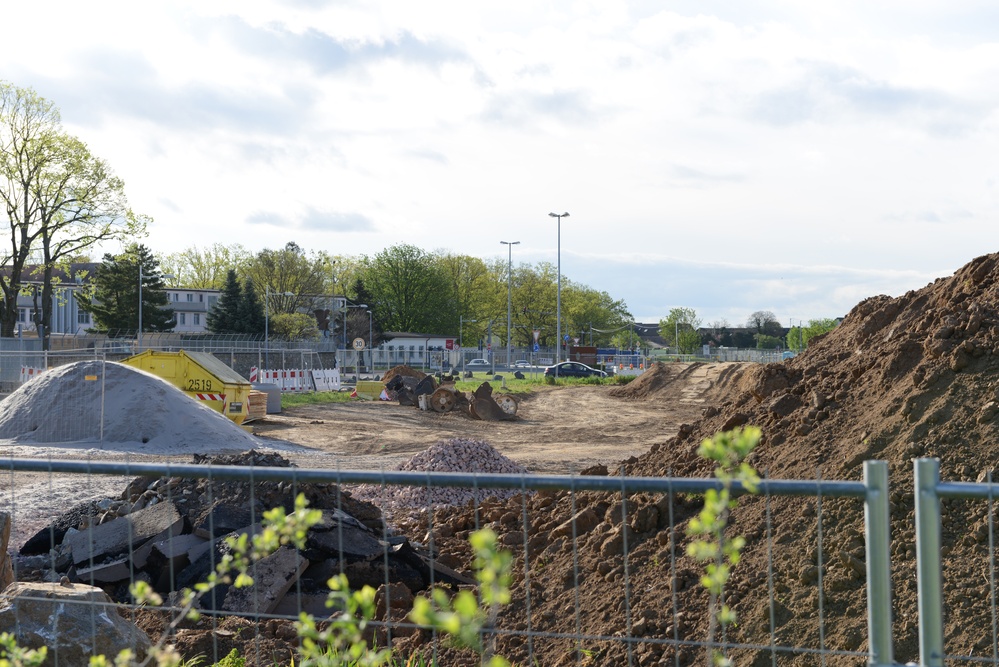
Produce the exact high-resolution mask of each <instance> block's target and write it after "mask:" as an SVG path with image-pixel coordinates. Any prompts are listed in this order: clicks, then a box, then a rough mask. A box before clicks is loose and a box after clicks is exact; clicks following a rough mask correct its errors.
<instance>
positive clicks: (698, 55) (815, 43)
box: [0, 0, 999, 326]
mask: <svg viewBox="0 0 999 667" xmlns="http://www.w3.org/2000/svg"><path fill="white" fill-rule="evenodd" d="M8 4H9V6H5V7H4V10H3V21H2V23H0V39H2V43H3V45H4V48H3V49H0V79H2V80H5V81H7V82H10V83H13V84H15V85H18V86H22V87H30V88H33V89H34V90H35V91H37V92H38V93H39V94H41V95H42V96H44V97H46V98H48V99H49V100H51V101H52V102H54V103H55V104H56V105H57V106H58V107H59V109H60V111H61V114H62V121H63V125H64V127H65V128H66V129H67V130H68V131H70V132H72V133H73V134H75V135H76V136H78V137H79V138H80V139H82V140H83V141H85V142H86V143H87V145H88V146H89V147H90V149H91V151H92V152H93V153H94V154H96V155H98V156H99V157H101V158H104V159H105V160H107V161H108V162H109V163H110V164H111V166H112V167H113V168H114V170H115V172H116V174H117V175H118V176H120V177H121V178H122V179H123V180H124V182H125V187H126V194H127V195H128V199H129V203H130V205H131V206H132V208H133V209H134V210H135V211H137V212H139V213H143V214H146V215H149V216H151V217H152V218H153V223H152V224H151V225H150V227H149V236H148V238H147V239H146V241H145V242H146V244H147V245H148V246H149V247H150V248H152V249H153V251H154V252H157V253H170V252H176V251H179V250H182V249H184V248H189V247H191V246H198V247H206V246H208V245H211V244H213V243H225V244H230V243H240V244H243V245H244V246H245V247H247V248H248V249H249V250H251V251H257V250H261V249H263V248H278V247H281V246H283V245H284V244H285V243H287V242H288V241H294V242H296V243H298V244H299V245H300V246H302V247H303V248H306V249H310V250H324V251H327V252H329V253H332V254H348V255H369V256H371V255H374V254H377V253H378V252H380V251H382V250H383V249H385V248H387V247H389V246H392V245H395V244H400V243H409V244H413V245H416V246H418V247H421V248H423V249H425V250H427V251H432V250H438V249H442V250H448V251H451V252H455V253H460V254H467V255H473V256H476V257H481V258H483V259H487V260H490V259H496V258H500V259H508V257H509V256H508V254H507V246H504V245H501V244H500V241H519V242H520V244H519V245H516V246H514V247H513V251H512V261H513V263H514V264H515V265H516V264H520V263H529V264H536V263H538V262H551V263H552V264H560V265H561V270H562V275H563V276H564V277H565V278H566V279H568V280H572V281H574V282H577V283H582V284H585V285H587V286H589V287H591V288H593V289H597V290H600V291H605V292H607V293H609V294H610V295H611V296H612V297H614V298H616V299H621V300H623V301H624V302H625V303H626V304H627V306H628V309H629V311H630V312H631V314H632V315H633V316H634V317H635V318H636V320H638V321H641V322H653V321H657V320H658V319H660V318H662V317H665V316H666V315H667V314H668V313H669V310H670V309H671V308H674V307H687V308H694V309H695V310H696V311H697V314H698V316H699V317H700V318H701V320H702V322H703V323H704V324H705V325H708V324H712V323H717V322H721V321H724V322H727V323H728V324H729V325H731V326H740V325H743V324H744V323H745V322H746V320H747V318H748V316H749V315H750V314H751V313H752V312H754V311H759V310H769V311H771V312H773V313H774V314H775V315H776V316H777V318H778V319H779V320H780V321H781V322H782V323H783V324H784V325H785V326H789V325H790V323H791V322H795V323H796V322H797V321H798V320H805V321H806V322H807V321H808V320H809V319H816V318H826V317H838V316H843V315H845V314H846V313H847V312H848V311H849V310H850V309H851V308H853V306H855V305H856V304H857V303H858V302H860V301H861V300H863V299H865V298H867V297H870V296H874V295H878V294H888V295H891V296H898V295H901V294H903V293H905V292H907V291H908V290H912V289H919V288H921V287H923V286H925V285H926V284H928V283H930V282H932V281H933V280H935V279H936V278H940V277H945V276H948V275H950V274H952V273H953V272H954V271H956V270H957V269H958V268H960V267H961V266H963V265H964V264H966V263H967V262H969V261H970V260H972V259H973V258H975V257H977V256H979V255H983V254H987V253H989V252H992V251H993V250H994V249H995V248H994V246H992V239H993V237H994V236H995V234H994V229H995V222H996V220H997V219H999V216H997V212H999V211H997V209H999V190H997V187H999V181H997V178H999V164H997V159H996V156H997V155H999V150H997V148H999V146H997V144H999V133H997V124H999V113H997V109H999V86H996V85H995V82H996V80H997V77H999V4H996V3H994V2H986V1H977V0H967V1H962V0H950V1H949V2H943V1H939V2H937V1H928V0H906V1H905V2H902V1H900V0H881V1H879V2H876V3H872V2H869V1H859V0H838V1H837V2H835V3H813V2H807V3H806V2H790V1H788V2H782V1H778V0H772V1H766V0H762V1H759V2H714V1H711V0H700V1H698V2H693V1H685V0H677V1H674V2H651V1H649V2H647V1H642V0H636V1H633V2H623V1H616V0H593V1H585V0H580V1H575V2H574V1H564V2H563V1H560V0H552V1H547V2H546V1H540V0H528V1H521V0H506V1H505V2H503V3H480V2H467V1H464V2H462V1H454V2H450V1H432V0H424V1H421V2H413V1H412V0H399V1H392V2H389V1H382V0H372V1H370V2H351V1H346V2H326V1H324V0H272V1H266V0H241V1H238V2H234V1H222V0H213V1H212V2H204V1H187V0H170V1H169V2H165V1H156V0H151V1H144V2H134V1H127V2H113V1H106V2H100V3H81V2H76V1H73V2H69V1H58V2H57V1H53V2H47V1H45V0H39V1H37V2H32V3H27V2H24V3H8ZM550 212H556V213H563V212H568V213H569V217H567V218H563V219H562V220H561V222H560V223H559V222H558V221H557V220H556V219H555V218H552V217H550V216H549V215H548V214H549V213H550Z"/></svg>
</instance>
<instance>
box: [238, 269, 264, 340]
mask: <svg viewBox="0 0 999 667" xmlns="http://www.w3.org/2000/svg"><path fill="white" fill-rule="evenodd" d="M236 319H237V322H238V326H237V327H236V330H237V331H238V332H239V333H245V334H259V333H261V332H262V331H263V330H264V328H265V327H266V325H267V322H266V320H265V317H264V304H262V303H261V302H260V297H259V296H257V290H256V289H255V288H254V287H253V283H252V282H251V281H249V280H247V281H246V283H245V284H244V285H243V292H242V294H241V295H240V299H239V306H238V307H237V308H236Z"/></svg>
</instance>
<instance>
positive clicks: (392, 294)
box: [364, 245, 455, 332]
mask: <svg viewBox="0 0 999 667" xmlns="http://www.w3.org/2000/svg"><path fill="white" fill-rule="evenodd" d="M364 284H365V285H366V286H367V288H368V289H369V290H371V294H372V296H373V299H372V301H374V303H371V302H369V303H368V305H369V306H374V311H373V312H376V313H378V318H379V320H380V321H381V323H382V326H384V327H385V328H386V329H387V330H389V331H419V332H442V331H448V330H449V324H450V323H451V322H452V321H453V320H454V319H455V312H454V302H453V300H452V299H451V295H452V292H451V289H450V285H449V284H448V281H447V277H446V276H445V275H444V273H443V272H442V271H441V269H440V267H439V265H437V264H436V263H435V262H434V261H433V258H432V256H431V255H429V254H427V253H425V252H424V251H423V250H420V249H419V248H417V247H416V246H412V245H397V246H392V247H390V248H387V249H386V250H383V251H382V252H380V253H378V254H377V255H375V257H374V258H373V259H372V260H370V261H369V262H368V268H367V270H366V271H365V274H364Z"/></svg>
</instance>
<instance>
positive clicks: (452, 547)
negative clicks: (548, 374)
mask: <svg viewBox="0 0 999 667" xmlns="http://www.w3.org/2000/svg"><path fill="white" fill-rule="evenodd" d="M260 457H261V458H253V457H252V456H251V457H250V459H252V460H250V461H246V462H247V463H257V464H263V465H254V466H247V465H240V466H233V465H201V464H183V465H177V464H169V465H168V464H162V463H137V462H127V461H126V462H121V461H117V462H109V461H93V460H90V461H67V460H40V459H27V458H9V459H6V460H3V461H2V464H0V467H2V469H3V470H4V472H3V474H2V478H0V479H2V482H0V494H2V495H0V511H4V512H7V513H9V514H10V515H11V516H12V517H13V523H12V530H11V534H12V535H13V536H14V537H13V542H14V546H16V547H19V548H21V551H22V552H24V551H25V550H24V548H23V547H22V546H21V545H22V543H24V544H25V545H26V544H28V543H29V542H30V543H31V544H33V545H34V546H33V547H32V548H31V549H28V552H29V553H27V554H24V553H22V554H21V555H18V556H16V557H13V558H12V570H13V576H14V578H15V579H16V580H18V581H29V582H30V581H36V580H40V581H47V582H63V583H64V584H70V585H71V586H69V587H70V588H72V585H75V584H76V583H79V584H86V585H92V586H96V587H98V588H100V589H102V590H104V591H106V592H107V594H108V596H109V600H108V601H106V602H101V603H94V602H93V601H81V602H79V603H78V604H79V605H82V606H83V608H84V611H83V613H82V616H83V619H82V621H79V622H80V623H81V624H82V626H81V627H84V630H83V631H82V632H83V634H84V636H85V640H84V641H83V644H84V649H90V648H94V649H97V648H102V647H105V646H109V644H105V643H104V642H103V639H104V638H105V637H104V635H108V636H110V635H112V634H114V633H112V632H110V631H107V630H106V629H105V628H104V626H103V625H102V623H101V619H102V618H104V617H107V616H108V615H109V614H110V615H113V614H114V613H120V614H121V615H123V616H124V617H125V618H127V619H129V620H131V621H133V622H135V623H137V624H138V625H139V626H141V627H143V628H144V629H146V630H147V631H149V632H150V634H151V635H152V638H153V641H156V640H157V639H158V638H159V637H160V636H161V635H162V636H163V637H164V641H167V642H171V643H175V644H177V645H179V646H182V647H184V648H185V650H187V651H200V652H201V653H202V654H203V655H204V656H205V658H206V659H207V661H208V664H213V663H214V662H216V661H218V660H220V659H221V658H222V657H224V656H225V655H226V654H227V653H228V652H229V650H231V648H232V647H234V646H238V650H239V652H240V653H241V654H242V655H243V656H244V657H245V658H246V659H247V664H256V665H275V664H279V665H286V664H291V655H292V653H291V652H292V651H293V650H294V645H295V631H294V628H292V627H291V625H290V624H291V622H292V621H294V620H295V619H297V618H298V614H299V612H302V611H306V612H309V613H313V614H316V615H317V616H318V617H320V618H325V617H328V616H329V614H330V613H331V612H330V610H328V609H327V608H326V607H325V606H324V604H323V603H324V601H325V599H326V592H327V591H326V590H325V587H324V585H323V584H324V582H325V581H326V580H327V579H328V578H329V577H330V576H333V575H336V574H340V573H342V574H345V575H347V577H348V579H349V580H350V582H351V585H352V586H353V587H359V586H362V585H365V584H367V585H371V586H372V587H375V588H377V589H378V596H377V600H378V611H377V613H376V617H375V623H374V630H373V631H372V632H370V633H369V635H370V639H371V640H373V641H374V642H375V643H377V644H379V645H381V646H391V647H393V650H394V651H395V655H396V657H397V658H398V659H399V664H405V661H406V660H409V659H410V658H412V657H413V656H414V655H421V656H424V657H425V658H426V664H441V665H445V664H466V662H464V661H466V660H468V659H470V658H469V656H468V655H467V654H465V653H462V652H460V651H458V650H457V649H455V648H454V646H453V644H451V643H449V642H448V641H445V640H444V638H442V637H441V636H440V635H438V634H436V633H432V632H429V631H428V630H426V629H425V628H420V627H417V626H416V625H414V623H413V622H412V621H411V620H410V619H409V618H408V616H407V614H408V611H409V607H410V606H411V605H412V596H413V595H426V594H427V591H428V590H429V589H431V588H433V587H438V586H441V587H444V588H448V589H451V590H452V591H455V590H459V589H473V590H474V586H473V584H474V580H473V579H472V578H471V574H470V572H469V564H470V549H469V547H468V545H467V538H468V537H469V535H470V533H471V532H473V531H475V530H477V529H479V528H482V527H489V528H491V529H492V530H494V531H495V532H496V533H497V534H498V536H499V542H500V544H501V546H502V547H503V548H504V549H507V550H509V551H510V552H512V554H513V556H514V570H513V583H512V598H513V602H512V604H510V605H508V606H507V607H505V608H504V609H503V610H502V611H501V612H500V614H499V616H498V617H497V618H496V621H495V623H494V624H492V625H491V626H487V628H486V629H485V630H484V633H485V635H487V637H486V638H487V639H490V640H493V639H495V641H496V646H497V650H498V651H499V653H501V654H503V655H505V656H506V657H507V658H510V659H511V660H513V662H514V664H524V665H534V664H539V665H549V664H552V665H554V664H560V665H561V664H565V665H591V664H622V665H625V664H626V665H660V664H666V665H687V664H695V663H698V662H703V661H704V659H705V654H706V651H707V650H709V649H715V648H717V649H720V650H722V651H724V652H725V653H726V654H727V655H728V656H729V657H730V658H732V659H733V660H734V661H735V663H736V664H774V665H776V664H831V665H832V664H843V665H847V664H849V665H855V664H860V663H861V662H864V661H867V662H869V663H870V664H891V660H892V658H891V645H892V644H891V620H890V618H891V609H890V597H889V595H888V591H890V585H891V583H890V580H889V572H888V568H887V563H888V556H887V554H888V540H887V536H888V530H887V502H888V501H887V498H888V493H887V469H886V466H884V464H880V463H877V462H870V463H868V464H866V466H865V481H864V482H838V481H823V480H811V481H800V480H799V481H795V480H764V481H763V483H762V484H761V488H760V493H759V494H758V495H757V496H754V497H746V498H745V499H744V501H743V503H744V510H741V511H744V512H746V513H757V514H759V515H760V516H763V517H765V521H764V523H763V525H764V528H763V529H762V530H760V531H757V532H754V533H752V534H750V535H747V536H746V537H747V539H748V540H749V545H748V546H747V557H750V556H751V557H752V558H753V559H754V562H761V563H764V567H763V568H762V569H757V570H754V571H750V572H745V573H743V574H741V575H740V576H739V577H738V578H737V579H736V580H734V586H733V588H732V589H731V590H730V592H729V593H728V594H727V595H729V597H728V599H727V601H728V602H729V603H730V604H732V605H733V607H734V608H736V609H738V608H740V597H748V596H749V592H750V590H751V589H759V590H766V591H767V597H768V598H769V600H770V602H769V604H768V605H767V606H766V607H765V608H757V609H755V610H754V611H753V612H749V611H748V610H747V611H746V612H745V613H746V614H747V616H746V617H744V618H742V619H740V624H739V626H738V627H735V628H731V629H729V630H728V631H727V632H726V633H723V634H719V635H717V636H715V637H714V639H713V640H712V641H709V639H708V634H707V632H706V628H707V625H706V612H707V610H706V602H705V600H706V598H705V596H704V595H703V594H701V593H700V592H698V591H699V583H698V578H699V575H698V572H697V569H696V567H695V566H694V565H693V564H692V562H691V560H690V558H689V557H687V556H686V554H685V552H684V544H685V542H686V540H685V538H684V530H685V526H686V523H687V521H689V519H690V517H691V516H694V515H696V513H697V511H698V508H699V507H700V505H701V500H700V497H701V495H702V494H704V493H705V492H708V491H709V490H711V489H717V488H718V486H719V483H718V482H717V480H712V479H689V478H672V477H663V478H646V477H578V476H543V475H484V474H463V473H419V472H376V471H346V470H337V469H300V468H294V467H284V466H274V465H268V463H273V460H272V459H268V458H267V457H266V456H265V455H260ZM359 485H366V486H359ZM65 489H70V490H72V494H70V496H69V497H68V498H66V500H70V501H71V502H70V503H69V505H71V507H68V508H65V509H61V513H57V512H56V511H55V510H56V509H57V507H55V506H54V505H52V504H49V503H38V502H37V499H38V498H39V497H45V496H49V497H55V496H60V495H62V494H63V490H65ZM404 489H409V490H412V489H422V490H423V491H424V492H425V493H423V494H416V495H415V496H414V495H413V494H412V493H406V494H400V491H401V490H404ZM443 490H451V491H461V492H462V493H463V494H465V495H464V496H462V497H463V498H467V502H465V503H461V504H454V503H450V504H439V505H427V504H423V505H419V504H417V505H414V504H408V505H407V504H404V503H400V502H399V500H400V498H401V497H406V498H410V499H411V498H413V497H417V498H420V499H422V500H423V501H425V502H426V501H428V500H429V499H432V498H440V495H439V494H438V495H434V493H433V492H441V491H443ZM344 491H353V493H354V495H351V494H350V493H344ZM504 492H505V493H504ZM299 493H304V494H305V495H306V496H307V497H308V498H309V500H310V503H311V505H312V506H313V507H316V508H319V509H321V510H322V520H321V522H320V525H319V526H318V527H315V528H314V529H313V530H312V531H311V532H310V534H309V537H308V540H307V543H306V546H305V548H304V549H300V550H295V549H291V550H288V549H282V550H279V551H278V552H277V553H276V554H275V556H274V557H269V559H265V560H264V561H260V562H259V563H258V564H256V565H255V566H254V568H253V569H251V573H252V574H253V577H254V582H255V583H254V586H253V587H251V588H250V589H248V590H246V591H243V592H239V591H237V590H235V589H233V588H231V587H229V586H221V587H217V588H215V589H212V591H210V592H209V593H207V594H206V595H205V596H204V597H202V599H201V601H200V602H199V606H200V607H201V608H202V611H203V613H204V617H203V620H202V621H200V622H199V623H198V624H186V625H185V624H184V623H179V624H178V625H176V626H175V627H171V625H170V623H171V622H172V621H173V620H175V619H177V618H179V617H180V616H181V615H182V614H183V609H182V605H181V604H180V598H179V597H178V595H177V591H178V590H179V589H182V588H184V587H187V586H193V585H194V584H196V583H198V582H201V581H204V580H205V578H206V577H207V576H208V573H209V572H210V571H211V569H212V568H214V567H215V566H216V565H217V564H218V563H219V562H220V561H221V560H222V559H224V558H225V556H226V554H227V553H228V552H227V551H226V550H225V548H224V547H222V546H220V543H219V541H218V540H219V539H220V538H222V537H223V536H225V535H238V534H240V533H250V534H252V533H256V532H259V531H260V530H261V527H260V523H261V519H262V513H263V511H265V510H266V509H269V508H270V507H275V506H284V507H286V508H290V503H291V499H292V498H294V497H295V496H296V495H297V494H299ZM497 496H503V497H497ZM360 497H366V498H369V499H371V500H372V501H373V502H374V504H375V505H376V506H378V507H381V508H382V509H383V510H384V512H381V513H380V512H377V511H374V512H373V511H371V510H370V506H368V505H366V504H364V503H362V502H361V501H360V500H359V498H360ZM828 502H837V503H841V504H842V508H841V509H845V510H846V511H848V512H850V513H853V515H854V516H859V515H861V514H864V515H865V517H866V518H865V526H866V531H865V533H866V540H865V544H866V547H865V548H866V551H867V559H866V561H867V562H866V570H865V571H864V576H865V577H866V580H867V585H866V590H867V595H866V597H867V604H868V607H869V612H868V623H867V624H866V625H865V624H863V623H862V622H861V626H862V627H864V628H865V631H864V632H863V633H862V634H863V635H865V636H866V637H867V640H868V641H867V648H866V649H865V648H864V647H863V646H861V644H862V642H858V644H857V646H856V647H855V648H852V649H845V650H844V649H842V648H837V647H832V646H829V645H827V643H826V640H825V637H826V632H827V629H828V628H830V627H832V625H831V624H837V623H844V622H852V623H854V624H855V625H856V624H857V622H858V619H857V618H853V619H849V618H847V617H846V615H849V614H851V613H854V612H855V609H856V607H855V605H854V606H850V605H843V604H839V602H838V601H836V599H835V598H836V597H837V596H840V597H844V596H847V595H853V594H852V593H850V592H848V591H846V592H844V591H833V590H825V589H826V587H825V586H824V583H823V572H824V571H825V570H826V568H827V551H826V546H825V544H824V541H823V540H824V538H823V535H824V515H825V510H824V505H823V503H828ZM802 503H807V504H808V505H809V507H811V508H812V509H811V510H810V511H808V512H806V516H809V517H811V522H810V525H809V526H808V528H807V530H804V532H803V534H802V535H801V538H800V539H796V540H790V541H788V540H786V539H781V540H779V541H778V540H776V539H775V538H774V535H773V531H772V530H771V527H772V525H773V518H774V516H775V514H777V515H779V514H780V513H786V512H788V511H790V508H792V507H796V506H797V507H800V506H801V504H802ZM66 509H71V510H73V512H69V513H67V512H66V511H65V510H66ZM56 516H57V518H58V519H59V520H56V521H53V520H52V519H53V517H56ZM67 516H69V518H66V517H67ZM565 516H568V517H570V519H569V520H561V519H560V520H559V522H558V523H557V524H556V523H554V522H553V517H560V518H561V517H565ZM736 525H737V526H738V520H737V522H736ZM801 550H808V551H809V552H810V553H811V554H813V555H814V558H815V566H816V570H815V574H814V580H811V581H810V582H809V585H808V586H807V588H808V589H809V590H810V591H812V594H811V595H809V596H807V597H803V598H800V599H794V593H793V591H792V586H791V585H790V584H791V582H790V580H789V579H788V576H789V574H788V573H787V571H786V568H785V567H784V565H783V564H784V561H785V560H787V558H788V556H789V555H790V554H792V553H795V552H799V551H801ZM794 576H797V574H795V575H794ZM137 581H145V582H147V583H148V584H149V585H150V586H151V587H153V588H154V589H155V590H157V591H158V592H159V593H160V594H161V596H162V598H163V600H164V604H163V606H162V607H160V608H158V609H156V610H153V609H150V608H149V607H147V606H143V605H140V604H137V603H136V601H135V600H134V599H133V598H132V596H131V594H130V593H129V588H130V585H131V584H134V583H135V582H137ZM794 588H798V587H797V586H795V587H794ZM816 591H818V594H817V595H816V594H815V592H816ZM27 595H28V598H27V599H28V601H29V602H30V604H32V605H35V606H36V607H37V606H39V605H41V606H43V607H44V605H47V604H51V601H50V600H49V598H47V597H46V596H44V595H40V594H39V593H38V592H37V591H35V592H34V593H32V592H30V591H29V592H28V594H27ZM595 595H597V596H599V597H600V599H596V598H595V597H594V596H595ZM608 597H610V598H612V600H613V604H607V599H608ZM853 602H856V600H853ZM67 604H72V603H67ZM102 605H107V607H104V606H102ZM111 607H113V608H114V609H115V610H116V612H112V610H111ZM21 609H27V607H21ZM789 613H790V614H792V615H793V616H794V618H790V619H789V618H788V614H789ZM66 614H67V616H66V618H67V619H68V614H69V612H68V611H67V612H66ZM58 616H59V615H58V614H56V615H54V616H52V618H50V619H49V621H48V622H58ZM76 616H79V614H77V615H76ZM862 617H863V615H861V618H862ZM22 620H23V621H24V622H25V623H27V622H28V618H27V612H25V617H24V618H23V619H22ZM65 622H66V623H68V620H66V621H65ZM88 624H89V625H88ZM87 628H89V630H87ZM791 628H794V630H793V631H792V629H791ZM237 635H238V637H237ZM87 638H89V641H87V640H86V639H87ZM237 639H238V641H237ZM129 641H132V642H136V641H138V640H136V639H134V638H131V639H129ZM50 650H54V651H55V652H56V653H57V659H58V654H59V653H60V652H62V653H61V655H62V659H61V661H60V662H59V663H58V664H83V663H75V662H73V661H74V660H77V659H78V657H77V656H78V655H79V654H78V653H76V652H74V651H75V650H76V649H75V648H73V647H68V646H65V645H64V643H61V642H53V643H52V644H51V645H50ZM187 657H189V658H191V657H193V655H190V654H188V656H187ZM431 661H433V662H431ZM295 664H298V662H296V663H295ZM467 664H471V663H467Z"/></svg>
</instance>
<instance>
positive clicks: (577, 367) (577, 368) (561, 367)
mask: <svg viewBox="0 0 999 667" xmlns="http://www.w3.org/2000/svg"><path fill="white" fill-rule="evenodd" d="M556 368H557V369H558V376H559V377H566V378H588V377H598V378H605V377H607V373H605V372H603V371H601V370H597V369H596V368H590V367H589V366H587V365H586V364H581V363H579V362H578V361H563V362H562V363H560V364H555V365H554V366H549V367H548V368H546V369H545V375H550V376H551V377H555V369H556Z"/></svg>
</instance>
